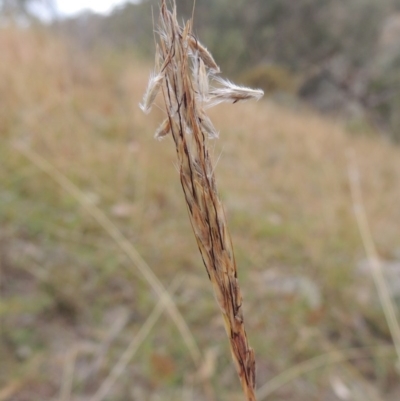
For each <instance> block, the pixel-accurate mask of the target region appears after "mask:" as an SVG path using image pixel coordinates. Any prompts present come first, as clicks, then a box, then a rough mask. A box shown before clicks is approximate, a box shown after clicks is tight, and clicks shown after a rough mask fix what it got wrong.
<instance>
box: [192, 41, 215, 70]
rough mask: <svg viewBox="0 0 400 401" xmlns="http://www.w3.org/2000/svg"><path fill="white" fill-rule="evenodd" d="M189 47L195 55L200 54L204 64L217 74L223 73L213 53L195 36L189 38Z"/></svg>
mask: <svg viewBox="0 0 400 401" xmlns="http://www.w3.org/2000/svg"><path fill="white" fill-rule="evenodd" d="M189 46H190V48H191V50H192V52H193V53H194V54H196V53H197V52H198V53H199V56H200V58H201V59H202V60H203V61H204V64H205V65H206V66H207V67H208V68H209V69H210V70H212V71H213V72H214V73H215V74H217V73H219V72H220V71H221V70H220V68H219V67H218V65H217V63H216V62H215V60H214V57H213V56H212V55H211V53H210V52H209V51H208V50H207V48H206V47H204V46H203V45H202V44H201V43H200V42H199V41H198V40H197V39H196V38H194V37H193V36H190V37H189Z"/></svg>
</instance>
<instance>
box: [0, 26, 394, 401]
mask: <svg viewBox="0 0 400 401" xmlns="http://www.w3.org/2000/svg"><path fill="white" fill-rule="evenodd" d="M0 54H1V62H0V133H1V134H0V135H1V139H2V145H1V146H0V166H1V168H0V268H1V282H0V291H1V293H0V294H1V304H0V319H1V337H0V354H1V355H2V357H1V360H2V363H1V364H0V401H3V400H4V401H5V400H18V401H23V400H26V401H28V400H29V401H36V400H38V401H39V400H40V401H44V400H53V399H59V400H62V401H65V400H72V399H73V400H94V399H95V398H90V397H91V396H92V395H94V394H96V392H97V391H98V389H99V388H100V386H101V385H102V383H103V384H104V383H105V380H106V378H107V376H108V374H109V372H110V370H111V369H112V368H113V366H114V365H115V364H116V363H117V360H118V359H119V358H120V356H121V355H122V353H123V352H124V350H125V349H126V348H127V347H128V345H129V343H130V342H131V341H132V339H134V338H135V336H136V335H137V333H138V332H139V330H140V328H141V327H142V326H143V324H144V322H145V320H146V319H147V317H148V316H149V315H150V314H151V312H152V310H153V308H154V307H155V305H156V303H157V296H156V295H155V293H154V292H153V291H152V290H151V288H150V287H149V285H148V283H147V282H146V281H145V280H144V279H143V277H142V275H141V274H140V273H139V271H138V269H137V267H136V266H135V263H133V262H132V260H130V259H129V257H128V256H127V254H126V253H125V252H123V251H122V250H121V247H120V245H121V243H119V244H118V242H116V241H115V240H114V239H113V238H112V237H111V236H110V230H111V231H112V230H114V231H112V232H111V234H112V233H113V232H114V233H115V231H116V229H117V230H118V232H119V233H122V234H123V235H124V236H125V237H126V238H127V239H128V240H129V242H130V244H131V246H132V247H134V249H135V250H136V251H137V252H138V253H139V254H140V255H141V257H142V258H143V259H144V260H145V261H146V262H147V264H148V265H149V266H150V268H151V269H152V270H153V271H154V272H155V274H156V275H157V276H158V278H159V279H160V280H161V281H162V283H163V284H164V285H165V286H166V287H168V286H170V285H171V283H174V282H175V283H176V280H177V279H178V278H179V277H181V280H182V282H181V284H180V286H179V288H178V289H176V291H175V296H174V300H175V301H176V305H177V307H178V308H179V310H180V312H181V313H182V315H183V317H184V319H185V321H186V323H187V325H188V326H189V328H190V330H191V332H192V334H193V336H194V338H195V340H196V342H197V343H198V347H199V348H200V351H201V354H202V356H203V357H204V359H205V361H206V363H204V364H203V365H202V366H201V367H200V368H199V367H195V366H194V364H193V361H192V359H191V358H190V352H189V351H188V349H187V348H186V346H185V342H184V341H183V339H182V338H181V336H180V334H179V332H178V330H177V329H176V327H175V325H174V323H173V322H172V321H171V319H170V318H169V316H168V315H167V314H163V315H162V316H161V317H160V319H159V320H158V322H157V323H156V326H155V328H154V329H153V330H152V331H151V333H150V334H148V335H147V336H146V339H145V341H144V343H143V344H142V346H141V348H140V349H139V351H138V352H137V353H136V355H135V356H134V357H133V358H132V360H131V362H130V363H129V365H128V366H127V367H126V368H125V369H124V372H123V375H122V377H121V378H120V380H119V381H118V382H117V383H116V385H115V386H113V387H111V388H110V391H109V392H108V398H101V399H105V400H106V399H108V400H114V401H119V400H128V399H129V400H130V399H132V400H136V399H146V400H169V399H171V400H172V399H174V400H176V399H185V400H186V399H189V400H190V399H192V400H203V399H204V400H205V399H207V400H211V399H213V398H214V399H215V400H228V399H229V400H236V399H238V400H239V399H241V393H240V388H239V383H238V382H237V378H236V374H235V372H234V368H233V366H232V365H231V362H230V356H229V350H228V345H227V343H226V339H225V333H224V328H223V323H222V321H221V318H220V315H219V311H218V308H217V305H216V302H215V301H214V299H213V296H212V293H211V289H210V285H209V283H208V278H207V275H206V272H205V270H204V267H203V265H202V262H201V258H200V255H199V253H198V250H197V247H196V243H195V240H194V238H193V235H192V233H191V227H190V223H189V221H188V218H187V213H186V210H185V203H184V200H183V196H182V190H181V188H180V184H179V177H178V174H177V171H176V168H175V166H174V163H175V153H174V152H175V151H174V147H173V146H172V143H171V140H170V139H166V140H164V141H162V142H157V141H155V140H154V139H153V133H154V131H155V129H156V127H157V126H158V124H159V123H160V122H161V121H162V119H163V111H162V110H159V109H157V108H155V110H153V112H152V114H151V115H150V116H145V115H143V114H142V113H141V111H140V110H139V108H138V103H139V101H140V100H141V96H142V93H143V92H144V89H145V86H146V83H147V78H148V74H149V71H150V67H148V66H147V65H145V64H144V63H143V62H141V61H140V60H139V59H137V58H136V57H135V56H134V55H122V54H111V53H110V54H100V55H96V56H89V55H85V54H81V53H79V52H78V51H77V50H76V49H74V48H73V47H71V46H69V45H67V44H66V43H63V42H60V41H59V40H57V39H56V38H52V37H50V36H49V35H48V34H46V33H45V32H32V31H29V30H25V31H17V30H13V29H11V28H7V29H5V28H3V29H2V30H1V31H0ZM210 116H211V118H212V120H213V121H214V123H215V126H216V127H217V128H218V129H219V130H220V139H219V140H218V141H215V144H214V143H213V146H214V149H215V150H214V158H215V160H218V163H217V168H216V175H217V179H218V183H219V189H220V192H221V196H222V198H223V200H224V202H225V207H226V211H227V215H228V220H229V223H230V228H231V231H232V237H233V243H234V247H235V251H236V258H237V263H238V267H239V279H240V282H241V287H242V290H243V292H244V301H245V305H244V308H245V316H246V324H247V331H248V334H249V336H250V339H251V343H252V345H253V347H254V348H255V351H256V357H257V362H258V384H259V387H261V386H263V385H265V384H266V383H268V382H270V380H271V379H272V378H273V377H274V376H276V375H277V374H279V373H281V372H283V371H286V370H287V369H289V368H291V367H293V366H296V365H297V364H298V363H300V362H302V361H305V360H308V359H309V358H312V357H316V356H318V355H321V354H326V353H327V352H330V353H331V354H329V355H330V356H329V357H327V359H326V360H325V362H323V364H322V365H323V367H322V368H318V369H314V370H312V371H311V372H309V373H307V374H301V373H302V372H301V370H299V371H298V374H294V375H293V377H292V376H290V375H289V374H290V372H289V373H287V376H286V378H287V381H288V384H287V385H285V386H284V387H282V388H280V389H279V390H278V391H276V392H275V393H273V395H271V396H270V397H271V398H270V399H271V400H272V399H273V400H296V401H301V400H313V399H315V400H335V399H337V398H335V391H336V394H338V393H339V390H340V389H341V390H342V391H344V390H343V389H345V390H346V391H349V392H350V394H351V396H352V397H353V398H351V399H357V398H354V397H355V396H354V394H356V392H357V391H358V393H359V394H361V398H359V399H363V400H367V399H371V400H373V399H374V400H376V399H381V400H382V399H388V400H390V397H393V394H395V392H396V391H398V388H396V386H398V384H396V383H398V375H397V374H396V372H395V368H394V360H395V352H394V349H393V348H391V344H392V342H391V338H390V333H389V331H388V329H387V325H386V323H385V320H384V317H383V313H382V311H381V308H380V305H379V303H378V298H377V295H376V292H375V289H374V286H373V282H372V280H371V278H370V276H369V274H368V270H366V269H364V268H362V266H361V265H362V261H363V260H364V259H365V253H364V249H363V246H362V242H361V239H360V235H359V232H358V228H357V224H356V220H355V218H354V214H353V206H352V200H351V196H350V189H349V184H348V174H347V158H346V154H347V153H348V151H349V150H350V149H353V150H354V151H355V153H356V157H357V162H358V165H359V169H360V173H361V179H362V189H363V194H364V202H365V205H366V210H367V213H368V218H369V221H370V225H371V227H372V230H373V236H374V240H375V242H376V245H377V247H378V251H379V253H380V255H381V257H382V258H383V259H384V260H388V261H393V260H396V258H397V259H399V251H400V248H399V247H400V245H399V238H400V224H399V223H400V208H399V199H400V149H399V148H397V147H393V146H390V145H388V144H386V143H384V142H381V141H379V140H377V139H371V138H369V137H367V136H362V135H361V136H358V137H354V135H353V136H351V135H350V134H349V133H348V132H346V130H345V128H344V127H343V126H342V125H341V124H340V122H335V121H328V120H325V119H322V118H321V117H319V116H317V115H315V114H313V113H311V112H309V111H308V110H306V109H303V108H301V107H299V108H298V109H296V110H289V109H284V108H282V107H279V106H277V105H275V104H273V103H272V102H271V101H269V100H268V99H265V100H263V101H260V102H259V103H257V104H251V103H245V104H235V105H226V106H218V107H217V108H215V109H213V110H212V111H211V112H210ZM46 163H47V164H46ZM73 185H75V186H76V187H77V188H75V187H73ZM78 191H80V192H78ZM100 213H103V214H104V215H101V214H100ZM93 215H94V217H93ZM104 216H105V217H106V218H108V219H109V220H110V222H111V223H112V224H113V225H114V226H113V227H110V226H107V227H108V229H109V231H107V230H106V229H105V227H104V225H105V224H104ZM101 223H103V226H102V225H101ZM107 227H106V228H107ZM114 237H115V236H114ZM131 250H132V249H131ZM397 295H399V294H398V293H397ZM365 347H369V348H365ZM350 348H359V350H358V351H357V352H356V354H354V352H355V351H348V350H349V349H350ZM339 350H340V351H339ZM338 352H340V353H341V354H340V355H342V359H343V360H345V359H346V356H348V357H349V358H350V357H351V356H352V357H353V359H352V360H351V361H342V362H341V363H340V364H337V363H336V364H335V363H333V362H334V361H335V360H336V359H338V358H337V355H338ZM335 355H336V359H335ZM355 356H356V358H354V357H355ZM339 359H340V358H339ZM296 372H297V371H296ZM97 394H98V393H97ZM342 394H343V393H342ZM368 397H369V398H368ZM394 397H395V398H393V399H397V398H396V396H394ZM99 399H100V398H97V400H99Z"/></svg>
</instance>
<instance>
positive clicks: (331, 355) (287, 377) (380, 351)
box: [257, 345, 393, 401]
mask: <svg viewBox="0 0 400 401" xmlns="http://www.w3.org/2000/svg"><path fill="white" fill-rule="evenodd" d="M368 352H369V353H373V356H374V357H389V356H392V354H393V346H391V345H387V346H378V347H365V348H352V349H348V350H342V351H339V350H335V351H331V352H328V353H326V354H323V355H319V356H316V357H315V358H311V359H309V360H307V361H305V362H301V363H299V364H297V365H294V366H292V367H290V368H289V369H287V370H285V371H284V372H282V373H280V374H279V375H277V376H275V377H274V378H273V379H271V380H269V381H268V382H267V383H266V384H264V385H263V386H262V387H261V388H260V389H259V390H258V391H257V397H258V400H259V401H261V400H265V399H266V398H267V397H269V396H270V395H271V394H273V393H275V392H276V391H277V390H279V389H280V388H282V387H283V386H284V385H286V384H288V383H290V382H291V381H293V380H295V379H297V378H298V377H300V376H303V375H305V374H307V373H310V372H312V371H314V370H317V369H320V368H323V367H325V366H328V365H333V364H338V363H342V362H346V361H350V360H355V359H363V358H370V357H371V356H370V355H369V354H368Z"/></svg>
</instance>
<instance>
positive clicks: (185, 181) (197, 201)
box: [141, 0, 263, 401]
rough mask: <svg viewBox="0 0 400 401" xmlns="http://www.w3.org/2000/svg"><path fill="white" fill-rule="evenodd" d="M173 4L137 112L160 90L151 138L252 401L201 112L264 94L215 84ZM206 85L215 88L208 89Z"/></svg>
mask: <svg viewBox="0 0 400 401" xmlns="http://www.w3.org/2000/svg"><path fill="white" fill-rule="evenodd" d="M172 4H173V10H172V12H171V11H170V10H169V9H168V8H167V5H166V1H165V0H162V1H161V10H160V11H161V12H160V22H159V27H158V34H159V46H158V48H157V52H158V53H159V54H158V56H157V57H156V59H157V60H159V63H160V64H162V67H160V73H159V74H158V75H156V76H155V77H152V78H151V79H150V83H149V86H148V89H147V91H146V94H145V97H144V101H143V103H142V104H141V108H142V109H143V110H144V111H149V110H150V107H151V105H152V103H153V102H154V99H155V96H156V94H157V92H158V91H159V90H160V89H162V94H163V98H164V103H165V109H166V113H167V118H166V120H165V121H164V122H163V123H162V124H161V125H160V127H159V128H158V129H157V132H156V134H155V137H156V138H158V139H161V138H163V137H164V136H166V135H168V134H169V133H171V135H172V138H173V141H174V143H175V147H176V152H177V157H178V167H179V174H180V180H181V184H182V188H183V192H184V196H185V200H186V204H187V208H188V213H189V218H190V221H191V224H192V227H193V231H194V234H195V237H196V240H197V244H198V247H199V250H200V253H201V256H202V259H203V261H204V265H205V267H206V270H207V273H208V276H209V278H210V281H211V283H212V287H213V290H214V294H215V297H216V299H217V302H218V304H219V307H220V309H221V312H222V315H223V317H224V324H225V329H226V332H227V335H228V337H229V341H230V347H231V352H232V358H233V361H234V362H235V365H236V368H237V372H238V374H239V377H240V381H241V384H242V388H243V390H244V393H245V395H246V398H247V400H248V401H255V399H256V398H255V358H254V352H253V350H252V349H251V348H250V346H249V343H248V340H247V335H246V331H245V327H244V320H243V312H242V295H241V292H240V288H239V283H238V280H237V269H236V262H235V257H234V253H233V247H232V242H231V238H230V234H229V231H228V227H227V223H226V217H225V212H224V208H223V206H222V203H221V201H220V199H219V196H218V191H217V187H216V183H215V176H214V167H213V164H212V161H211V158H210V155H209V151H208V140H209V139H214V138H218V132H217V130H216V129H215V127H214V125H213V124H212V122H211V120H210V118H209V117H208V116H207V115H206V113H205V111H204V109H205V108H207V107H211V106H213V105H216V104H218V103H220V102H225V101H228V102H233V103H236V102H238V101H241V100H249V99H256V100H258V99H259V98H260V97H261V96H262V95H263V92H262V91H260V90H253V89H249V88H244V87H239V86H237V85H234V84H232V83H231V82H229V81H226V80H223V79H220V78H216V77H215V74H216V73H219V71H220V70H219V67H218V65H217V64H216V62H215V60H214V58H213V57H212V55H211V54H210V52H209V51H208V50H207V49H206V48H205V47H204V46H203V45H201V44H200V42H199V41H198V40H197V39H196V38H195V37H194V36H193V34H192V21H191V20H189V21H188V22H187V23H186V25H185V26H183V27H181V26H179V24H178V22H177V18H176V5H175V2H174V1H173V3H172ZM209 79H213V80H216V81H217V82H218V83H219V87H213V88H211V89H210V86H209Z"/></svg>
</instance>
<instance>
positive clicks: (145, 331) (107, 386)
mask: <svg viewBox="0 0 400 401" xmlns="http://www.w3.org/2000/svg"><path fill="white" fill-rule="evenodd" d="M182 281H183V277H182V276H180V277H177V278H176V279H175V280H174V281H173V283H172V284H171V286H170V288H169V290H170V292H171V293H174V292H175V291H176V290H177V288H178V287H179V286H180V285H181V283H182ZM165 307H166V305H165V303H164V302H163V301H162V300H160V301H159V302H158V303H157V305H156V306H155V308H154V309H153V312H152V313H151V314H150V316H149V317H148V318H147V320H146V321H145V323H144V324H143V326H142V327H141V328H140V330H139V331H138V333H137V334H136V336H135V338H134V339H133V340H132V341H131V342H130V344H129V346H128V348H126V350H125V351H124V353H123V354H122V355H121V357H120V358H119V360H118V362H117V363H116V364H115V365H114V367H113V368H112V370H111V372H110V374H109V376H108V377H107V378H106V380H104V382H103V383H102V385H101V386H100V388H99V389H98V391H97V392H96V394H95V395H94V396H93V397H92V398H90V400H89V401H102V400H104V398H105V397H107V395H108V394H109V392H110V391H111V389H112V387H113V386H114V385H115V383H116V382H117V380H118V378H119V377H120V376H121V375H122V373H123V372H124V370H125V369H126V367H127V366H128V364H129V362H130V361H131V359H132V358H133V357H134V355H135V354H136V352H137V350H138V349H139V347H140V346H141V344H142V343H143V341H144V340H145V339H146V337H147V336H148V335H149V333H150V331H151V329H152V328H153V326H154V325H155V324H156V322H157V320H158V319H159V317H160V316H161V314H162V312H163V310H164V309H165Z"/></svg>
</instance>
